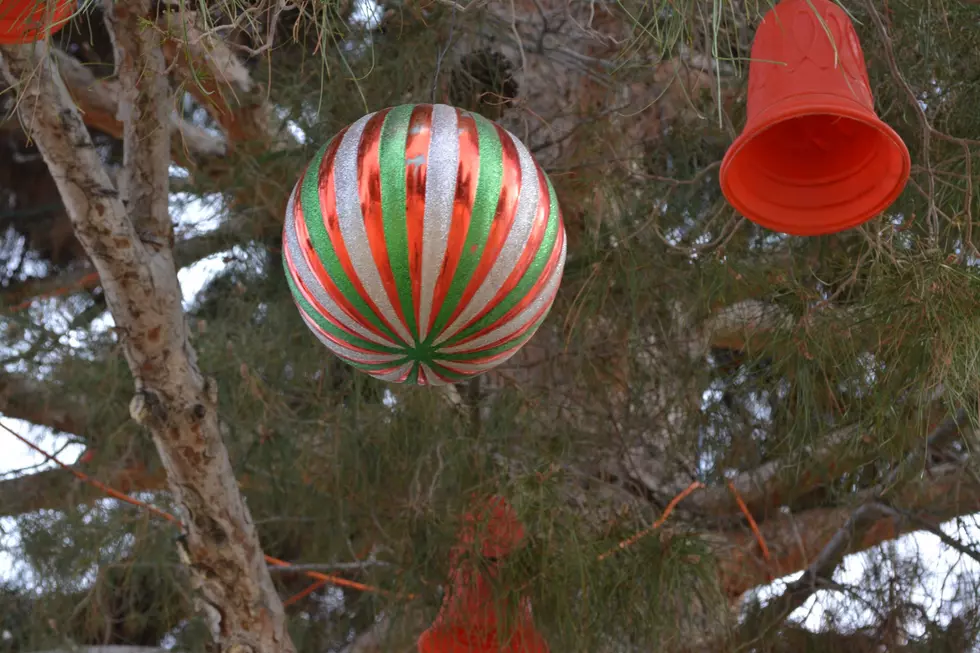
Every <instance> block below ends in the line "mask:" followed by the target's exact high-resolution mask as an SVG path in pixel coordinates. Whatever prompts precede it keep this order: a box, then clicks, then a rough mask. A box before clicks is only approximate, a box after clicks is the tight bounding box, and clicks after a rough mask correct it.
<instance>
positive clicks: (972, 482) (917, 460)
mask: <svg viewBox="0 0 980 653" xmlns="http://www.w3.org/2000/svg"><path fill="white" fill-rule="evenodd" d="M969 419H970V417H969V415H968V412H967V411H966V410H965V409H964V410H960V411H958V412H957V413H956V415H954V416H952V417H950V418H948V419H946V420H944V421H943V422H942V423H941V424H939V425H938V426H937V427H936V428H935V429H934V430H933V431H932V433H930V434H929V437H928V438H927V439H926V443H925V446H924V447H922V448H918V449H916V450H914V451H912V452H911V453H910V454H909V455H908V456H907V457H906V458H905V460H904V461H902V462H901V463H900V464H897V465H896V466H895V467H893V468H892V470H891V472H890V473H889V474H888V475H887V476H886V477H885V479H884V480H883V481H882V482H881V484H880V485H879V486H877V487H875V488H872V489H869V490H866V491H863V492H860V493H858V496H857V499H858V500H859V501H861V502H863V504H864V505H870V504H881V503H882V502H883V501H885V500H887V501H888V503H890V504H892V505H893V506H895V508H896V509H897V510H901V511H902V514H899V512H898V511H897V510H890V511H889V513H888V515H887V516H882V518H880V519H876V520H874V521H873V522H871V523H869V524H865V522H864V521H861V522H860V523H861V524H862V528H860V529H852V530H851V531H849V532H850V533H852V535H849V538H850V539H849V540H848V548H847V550H846V551H844V553H842V554H841V556H843V555H844V554H845V553H852V552H855V551H863V550H865V549H868V548H870V547H872V546H875V545H877V544H880V543H882V542H885V541H887V540H892V539H895V538H896V537H899V536H901V535H904V534H906V533H910V532H913V531H916V530H920V529H922V527H923V524H933V525H938V524H940V523H942V522H944V521H947V520H949V519H953V518H955V517H959V516H961V515H967V514H971V513H974V512H977V511H980V478H978V477H977V476H976V474H974V473H973V472H972V471H971V470H970V469H969V467H968V463H962V462H957V463H955V464H943V465H937V466H936V467H933V468H930V469H926V470H925V473H920V474H919V475H918V477H917V478H915V479H913V480H911V481H909V482H906V483H899V481H900V480H901V479H902V475H903V474H905V473H907V472H908V470H914V471H919V470H918V466H919V465H923V456H924V454H925V453H926V452H929V451H933V450H935V449H937V448H940V447H942V446H943V445H944V444H945V443H946V442H948V441H949V439H950V438H952V437H953V436H954V435H956V434H958V433H960V431H961V429H964V428H966V425H967V424H968V423H969ZM866 513H867V514H871V513H870V512H867V511H866ZM854 514H855V513H853V512H852V509H851V508H847V507H838V508H816V509H813V510H808V511H806V512H803V513H799V514H796V515H794V514H792V513H791V512H789V511H786V512H784V513H783V514H782V515H780V516H779V517H777V518H775V519H770V520H768V521H766V522H764V523H763V524H762V525H761V529H760V530H761V531H762V536H763V539H764V540H765V541H766V543H767V544H768V547H769V550H770V561H769V562H768V563H766V562H763V560H762V556H761V551H759V549H758V546H757V542H756V541H755V538H754V537H753V535H752V534H751V533H745V532H741V533H738V534H736V535H734V537H733V538H729V540H728V542H727V543H725V544H724V545H722V549H724V550H725V552H724V553H719V560H720V561H721V569H722V577H723V579H724V580H723V585H724V587H725V590H726V592H727V593H728V594H729V595H730V596H733V597H736V596H740V595H741V594H742V593H744V592H746V591H748V590H749V589H751V588H752V587H755V586H756V585H759V584H761V583H763V582H766V580H767V579H768V578H769V577H770V575H772V576H775V577H779V576H785V575H788V574H792V573H795V572H796V571H799V570H800V569H806V568H808V567H810V566H811V565H812V560H811V558H810V556H812V555H815V554H816V552H818V551H822V550H825V549H826V547H828V546H829V545H831V544H833V543H834V541H835V540H834V538H835V537H838V535H837V533H838V532H839V531H840V529H842V528H844V527H845V526H846V525H847V523H848V520H850V519H852V518H853V515H854ZM862 514H865V513H862ZM862 519H863V518H862ZM834 555H836V554H834ZM804 600H805V599H804Z"/></svg>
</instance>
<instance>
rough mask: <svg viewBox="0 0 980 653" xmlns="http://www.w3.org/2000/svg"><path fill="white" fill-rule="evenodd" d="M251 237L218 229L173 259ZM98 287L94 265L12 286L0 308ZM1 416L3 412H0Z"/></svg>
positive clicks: (182, 247) (196, 256)
mask: <svg viewBox="0 0 980 653" xmlns="http://www.w3.org/2000/svg"><path fill="white" fill-rule="evenodd" d="M247 237H248V234H246V233H243V232H242V230H240V229H234V230H232V229H219V230H217V231H212V232H209V233H205V234H200V235H197V236H192V237H190V238H186V239H184V240H178V241H177V242H176V243H175V245H174V249H175V252H174V258H175V259H176V265H177V269H178V270H179V269H181V268H183V267H185V266H187V265H191V264H192V263H195V262H197V261H199V260H201V259H202V258H204V257H206V256H210V255H211V254H215V253H217V252H220V251H222V250H224V249H227V248H230V247H231V246H232V245H236V244H240V243H242V242H243V240H244V239H247ZM97 286H99V275H98V273H96V272H95V268H93V267H92V266H91V264H87V265H85V266H84V267H79V268H76V269H74V270H69V271H67V272H62V273H61V274H56V275H52V276H50V277H43V278H41V279H31V280H29V281H25V282H23V283H16V284H11V285H10V286H8V287H7V288H5V289H4V290H3V291H2V292H0V305H2V306H4V307H6V310H7V311H8V312H18V311H22V310H25V309H26V308H27V307H29V306H30V305H31V302H32V301H35V300H37V299H42V298H46V297H61V296H63V295H67V294H71V293H76V292H81V291H84V290H91V289H92V288H96V287H97ZM0 412H3V411H2V410H0Z"/></svg>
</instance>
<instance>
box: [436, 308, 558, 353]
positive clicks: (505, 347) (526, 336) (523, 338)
mask: <svg viewBox="0 0 980 653" xmlns="http://www.w3.org/2000/svg"><path fill="white" fill-rule="evenodd" d="M549 312H551V307H550V306H549V307H548V310H546V311H545V312H544V315H542V316H541V317H539V318H538V319H537V320H535V321H534V323H533V324H532V325H531V328H529V329H528V330H527V331H525V332H524V333H522V334H521V335H520V336H518V337H516V338H514V339H512V340H508V341H507V342H505V343H503V344H502V345H497V346H496V347H491V348H490V349H481V350H480V351H470V352H467V351H461V352H456V353H455V354H446V353H443V352H439V353H438V354H437V355H436V360H443V361H459V362H460V363H469V362H472V361H474V360H479V359H481V358H487V357H488V356H494V355H496V354H502V353H504V352H505V351H510V350H511V349H515V348H518V347H522V346H523V345H524V343H525V342H527V341H528V340H530V338H531V336H533V335H534V334H535V332H537V330H538V328H539V327H540V326H541V323H542V322H544V321H545V318H547V317H548V313H549Z"/></svg>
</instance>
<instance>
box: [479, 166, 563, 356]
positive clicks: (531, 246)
mask: <svg viewBox="0 0 980 653" xmlns="http://www.w3.org/2000/svg"><path fill="white" fill-rule="evenodd" d="M536 170H537V177H538V200H539V201H538V209H537V211H536V212H535V214H534V218H533V220H534V222H533V223H532V224H531V231H530V233H529V234H528V237H527V242H526V243H525V246H524V251H523V252H521V256H520V258H519V259H517V264H516V265H515V266H514V269H513V270H512V271H511V273H510V275H508V277H507V280H506V281H504V285H502V286H501V287H500V290H498V291H497V294H496V295H494V298H493V299H491V300H490V301H489V302H487V305H486V306H485V307H484V308H483V310H481V311H480V312H479V313H477V314H476V315H475V316H474V317H473V319H471V320H469V321H468V322H467V323H466V324H464V325H463V327H462V328H461V329H460V331H462V330H463V329H466V328H468V327H469V326H470V325H471V324H475V323H476V322H478V321H479V320H481V319H482V318H483V316H484V315H486V314H487V313H489V312H490V311H492V310H493V309H494V308H495V307H496V306H497V305H498V304H499V303H500V301H501V300H503V299H504V297H506V296H507V295H508V294H509V293H510V292H511V291H513V290H514V288H516V287H517V284H519V283H520V282H521V277H523V276H524V273H525V272H527V269H528V268H529V267H531V263H532V262H533V261H534V257H535V256H537V254H538V249H539V248H540V247H541V241H543V240H544V235H545V232H546V231H547V230H548V218H549V217H550V216H551V195H550V194H549V193H548V182H547V181H546V180H545V177H544V172H542V170H541V168H537V167H536ZM557 241H558V239H557V238H556V239H555V242H556V244H557ZM542 279H545V280H547V277H546V276H545V275H544V274H542V276H541V277H539V278H538V280H537V282H536V284H535V286H537V285H538V284H540V283H541V280H542ZM527 297H531V298H533V297H534V288H532V289H531V290H530V291H529V292H528V294H527V295H525V299H526V298H527ZM519 303H520V302H519ZM512 310H513V309H512ZM510 312H511V311H508V314H510ZM502 321H503V318H501V319H498V320H496V321H495V322H494V323H493V324H492V325H490V326H488V327H486V328H483V329H480V331H479V333H489V332H490V331H492V330H493V329H494V327H495V325H498V324H500V323H501V322H502ZM467 340H469V338H467Z"/></svg>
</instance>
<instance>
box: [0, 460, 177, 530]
mask: <svg viewBox="0 0 980 653" xmlns="http://www.w3.org/2000/svg"><path fill="white" fill-rule="evenodd" d="M79 469H83V468H81V467H80V468H79ZM85 471H88V472H91V470H85ZM99 476H100V479H102V480H103V481H104V482H105V483H106V484H107V485H110V486H112V487H113V488H116V489H118V490H119V491H120V492H125V493H128V494H133V493H138V492H152V491H156V490H161V489H164V488H165V487H166V484H167V483H166V477H165V475H164V474H163V472H162V470H161V471H157V472H150V471H149V470H147V469H146V468H145V467H144V466H142V465H140V464H137V463H131V464H125V465H120V466H119V467H117V468H115V469H111V470H109V471H103V472H101V473H100V475H99ZM105 498H106V495H105V493H104V492H102V491H101V490H99V489H98V488H95V487H92V486H91V485H89V484H88V483H82V482H81V481H79V480H78V479H77V478H75V477H74V476H72V475H71V474H66V473H65V471H64V470H61V469H49V470H45V471H43V472H38V473H36V474H29V475H26V476H19V477H17V478H12V479H8V480H6V481H3V482H0V517H11V516H16V515H23V514H26V513H30V512H36V511H38V510H66V511H67V510H72V509H74V508H76V507H78V506H80V505H90V504H92V503H94V502H96V501H98V500H99V499H105Z"/></svg>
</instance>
